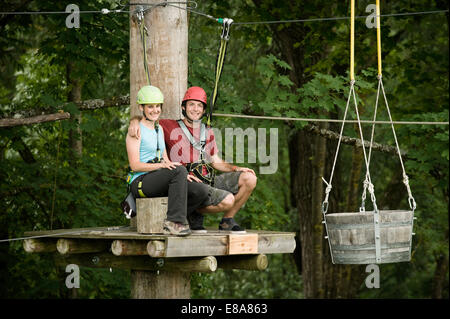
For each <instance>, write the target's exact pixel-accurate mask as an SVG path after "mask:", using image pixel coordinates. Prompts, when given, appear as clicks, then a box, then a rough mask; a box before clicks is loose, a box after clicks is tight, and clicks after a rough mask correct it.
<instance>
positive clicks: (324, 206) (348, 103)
mask: <svg viewBox="0 0 450 319" xmlns="http://www.w3.org/2000/svg"><path fill="white" fill-rule="evenodd" d="M354 85H355V81H350V92H349V94H348V98H347V104H346V106H345V111H344V120H343V121H342V125H341V131H340V132H339V140H338V144H337V147H336V153H335V155H334V161H333V167H332V168H331V175H330V181H329V182H327V181H326V180H325V179H324V178H323V177H322V180H323V181H324V182H325V183H326V184H327V187H326V189H325V199H324V201H323V203H322V212H323V214H325V213H326V212H327V211H328V197H329V195H330V191H331V188H332V187H333V186H332V182H333V176H334V169H335V167H336V161H337V157H338V154H339V148H340V147H341V140H342V133H343V132H344V125H345V119H346V118H347V111H348V106H349V105H350V97H351V96H352V94H351V93H352V90H353V87H354ZM363 145H364V144H363Z"/></svg>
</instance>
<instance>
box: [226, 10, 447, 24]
mask: <svg viewBox="0 0 450 319" xmlns="http://www.w3.org/2000/svg"><path fill="white" fill-rule="evenodd" d="M445 12H449V10H434V11H420V12H403V13H390V14H381V15H379V16H378V15H367V16H355V19H365V18H367V17H398V16H411V15H420V14H434V13H445ZM350 18H351V17H331V18H313V19H296V20H276V21H253V22H235V23H233V25H234V26H237V25H252V24H277V23H297V22H317V21H334V20H348V19H350Z"/></svg>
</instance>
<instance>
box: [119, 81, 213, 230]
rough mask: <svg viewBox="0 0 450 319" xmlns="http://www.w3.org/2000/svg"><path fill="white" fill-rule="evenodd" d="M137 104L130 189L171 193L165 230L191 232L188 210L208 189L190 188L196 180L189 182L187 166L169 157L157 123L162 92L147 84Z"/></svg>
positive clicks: (130, 155)
mask: <svg viewBox="0 0 450 319" xmlns="http://www.w3.org/2000/svg"><path fill="white" fill-rule="evenodd" d="M137 103H138V104H139V108H140V110H141V111H142V113H143V117H142V119H141V121H140V122H139V126H140V129H141V134H140V137H139V138H138V139H136V138H132V137H131V136H130V135H129V134H127V137H126V146H127V153H128V161H129V164H130V168H131V171H132V172H131V175H132V176H131V181H130V183H131V192H132V193H133V195H134V197H135V198H139V197H164V196H168V209H167V219H166V220H165V221H164V226H163V229H164V233H165V234H172V235H178V236H186V235H189V234H190V233H191V230H190V228H189V224H188V221H187V219H186V216H187V213H188V211H189V212H190V211H193V210H195V209H197V208H198V207H199V206H200V205H201V204H202V203H203V202H204V201H205V200H206V199H207V197H208V193H207V190H206V189H204V188H201V187H188V184H193V183H195V182H190V180H189V181H188V174H187V171H186V168H185V167H184V166H183V165H181V163H178V162H171V161H170V160H169V158H168V156H167V152H166V147H165V143H164V132H163V128H162V127H161V126H159V125H158V119H159V116H160V115H161V110H162V105H163V103H164V96H163V94H162V92H161V91H160V90H159V89H158V88H157V87H155V86H150V85H147V86H144V87H142V88H141V89H140V90H139V92H138V95H137ZM195 184H197V183H195ZM195 186H196V185H195ZM188 195H189V205H188Z"/></svg>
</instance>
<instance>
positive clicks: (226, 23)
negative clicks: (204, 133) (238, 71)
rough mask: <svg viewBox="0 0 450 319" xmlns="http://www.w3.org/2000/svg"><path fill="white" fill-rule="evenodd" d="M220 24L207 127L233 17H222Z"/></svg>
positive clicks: (215, 98)
mask: <svg viewBox="0 0 450 319" xmlns="http://www.w3.org/2000/svg"><path fill="white" fill-rule="evenodd" d="M220 21H221V22H222V23H223V25H222V34H221V35H220V46H219V51H218V52H217V59H216V74H215V75H216V77H215V81H214V89H213V91H212V93H211V96H210V99H209V111H208V117H207V122H206V123H207V125H208V127H210V126H211V118H212V113H213V110H214V105H215V104H216V100H217V95H218V87H219V80H220V76H221V75H222V69H223V62H224V61H225V56H226V53H227V45H228V40H229V39H230V29H231V24H232V23H233V19H228V18H225V19H222V20H220Z"/></svg>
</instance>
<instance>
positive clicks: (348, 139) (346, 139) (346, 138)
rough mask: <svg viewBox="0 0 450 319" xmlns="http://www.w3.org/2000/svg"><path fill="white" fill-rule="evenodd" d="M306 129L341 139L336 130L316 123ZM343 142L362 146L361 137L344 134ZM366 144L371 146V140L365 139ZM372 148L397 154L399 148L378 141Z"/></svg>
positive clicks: (332, 138) (325, 136) (330, 137)
mask: <svg viewBox="0 0 450 319" xmlns="http://www.w3.org/2000/svg"><path fill="white" fill-rule="evenodd" d="M304 129H305V130H306V131H308V132H310V133H314V134H317V135H320V136H322V137H324V138H326V139H329V140H336V141H337V140H339V134H338V133H336V132H334V131H330V130H327V129H321V128H319V127H318V126H317V125H314V124H308V125H306V126H305V128H304ZM341 143H343V144H347V145H353V146H356V147H362V141H361V139H359V138H354V137H349V136H345V135H343V136H342V139H341ZM364 146H365V147H366V148H368V147H370V141H367V140H365V141H364ZM372 150H374V151H379V152H382V153H388V154H391V155H396V156H397V155H398V152H397V148H395V147H393V146H390V145H383V144H379V143H376V142H373V143H372ZM401 155H402V157H403V158H405V157H406V154H405V153H404V152H401Z"/></svg>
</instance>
